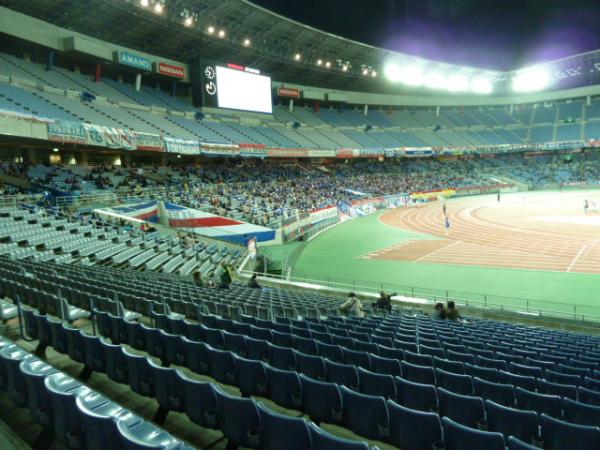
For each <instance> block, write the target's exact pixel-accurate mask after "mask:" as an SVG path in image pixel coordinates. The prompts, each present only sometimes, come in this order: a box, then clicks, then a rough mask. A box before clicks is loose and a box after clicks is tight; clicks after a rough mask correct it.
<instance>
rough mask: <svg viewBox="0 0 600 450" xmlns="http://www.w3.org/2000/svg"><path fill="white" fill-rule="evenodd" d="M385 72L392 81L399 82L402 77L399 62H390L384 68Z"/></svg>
mask: <svg viewBox="0 0 600 450" xmlns="http://www.w3.org/2000/svg"><path fill="white" fill-rule="evenodd" d="M383 74H384V75H385V77H386V78H387V79H388V80H389V81H391V82H392V83H397V82H398V81H400V80H401V79H402V70H401V69H400V67H399V66H398V64H394V63H388V64H386V65H385V66H384V68H383Z"/></svg>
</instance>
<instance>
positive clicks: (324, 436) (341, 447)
mask: <svg viewBox="0 0 600 450" xmlns="http://www.w3.org/2000/svg"><path fill="white" fill-rule="evenodd" d="M308 431H309V433H310V439H311V442H312V448H313V449H315V450H316V449H318V450H370V449H369V445H368V444H367V443H366V442H361V441H351V440H348V439H343V438H340V437H337V436H334V435H333V434H330V433H328V432H327V431H325V430H323V429H322V428H321V427H319V426H317V425H315V424H314V423H312V422H310V423H309V424H308Z"/></svg>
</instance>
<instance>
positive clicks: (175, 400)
mask: <svg viewBox="0 0 600 450" xmlns="http://www.w3.org/2000/svg"><path fill="white" fill-rule="evenodd" d="M148 370H149V371H150V377H151V378H152V380H153V386H154V398H155V399H156V401H157V402H158V404H159V406H160V407H161V408H163V410H164V411H165V412H167V411H183V408H184V404H183V383H182V379H181V377H180V375H179V371H178V370H175V369H171V368H167V367H162V366H159V365H158V364H156V363H155V362H154V361H152V360H151V359H150V360H148ZM163 419H164V418H163Z"/></svg>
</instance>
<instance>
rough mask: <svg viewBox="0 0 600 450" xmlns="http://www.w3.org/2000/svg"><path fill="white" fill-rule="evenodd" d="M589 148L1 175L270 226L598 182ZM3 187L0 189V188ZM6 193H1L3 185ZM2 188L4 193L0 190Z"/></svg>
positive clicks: (25, 170) (35, 168)
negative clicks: (443, 192)
mask: <svg viewBox="0 0 600 450" xmlns="http://www.w3.org/2000/svg"><path fill="white" fill-rule="evenodd" d="M599 155H600V154H599V153H597V152H581V153H554V154H542V155H526V154H510V155H500V156H499V155H496V157H490V158H479V157H477V158H475V157H474V158H456V157H446V158H445V159H442V158H440V159H437V158H418V159H417V158H415V159H386V160H384V161H378V160H355V161H335V162H332V163H329V164H325V165H318V164H312V165H311V164H310V163H304V162H297V161H284V162H272V161H269V160H242V161H235V160H234V161H227V162H224V163H213V162H211V163H201V164H199V165H173V164H171V165H168V166H166V167H150V168H149V167H141V166H139V167H138V166H135V165H131V166H128V167H127V166H113V165H110V164H101V165H97V166H92V167H89V166H60V165H58V166H47V165H45V166H43V165H39V164H37V165H35V164H31V163H23V164H15V163H11V164H4V165H2V166H1V169H2V172H3V173H5V174H7V175H12V176H15V177H19V178H25V179H27V180H29V181H31V182H32V183H34V184H35V185H37V186H38V187H39V186H43V187H50V188H55V189H57V190H59V191H67V192H71V193H74V194H75V195H77V194H79V193H91V192H94V191H98V190H99V191H116V192H118V193H127V194H131V193H138V194H139V193H142V192H143V191H144V190H145V189H148V188H152V191H153V193H161V194H164V198H165V199H168V200H170V201H172V202H174V203H178V204H181V205H183V206H188V207H191V208H196V209H201V210H206V211H209V212H212V213H215V214H219V215H223V216H227V217H232V218H234V219H237V220H242V221H246V222H251V223H255V224H258V225H265V226H277V225H279V223H280V221H281V220H282V219H285V218H288V217H291V216H296V215H297V214H298V213H302V212H306V211H310V210H313V209H317V208H323V207H326V206H332V205H339V204H344V203H347V202H349V201H352V200H355V199H359V198H369V197H377V196H382V195H393V194H401V193H413V192H420V191H427V190H437V189H445V188H466V187H472V186H486V185H491V184H495V183H497V182H498V179H497V177H498V176H504V177H506V178H508V179H511V180H515V181H518V182H522V183H524V184H528V185H529V186H531V187H533V188H543V187H547V186H551V185H559V186H560V185H567V184H573V183H596V182H597V181H598V180H600V164H599V163H600V156H599ZM5 189H7V187H5ZM5 192H6V190H5ZM8 192H10V191H8Z"/></svg>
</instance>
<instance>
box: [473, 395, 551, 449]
mask: <svg viewBox="0 0 600 450" xmlns="http://www.w3.org/2000/svg"><path fill="white" fill-rule="evenodd" d="M485 410H486V417H487V425H488V430H489V431H497V432H498V433H502V434H503V435H504V437H505V438H506V439H508V437H509V436H515V437H517V438H519V439H520V440H522V441H525V442H530V443H531V442H534V441H536V442H539V441H540V433H539V426H540V424H539V420H538V415H537V413H536V412H534V411H523V410H521V409H515V408H508V407H506V406H503V405H499V404H498V403H494V402H492V401H490V400H486V401H485Z"/></svg>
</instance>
